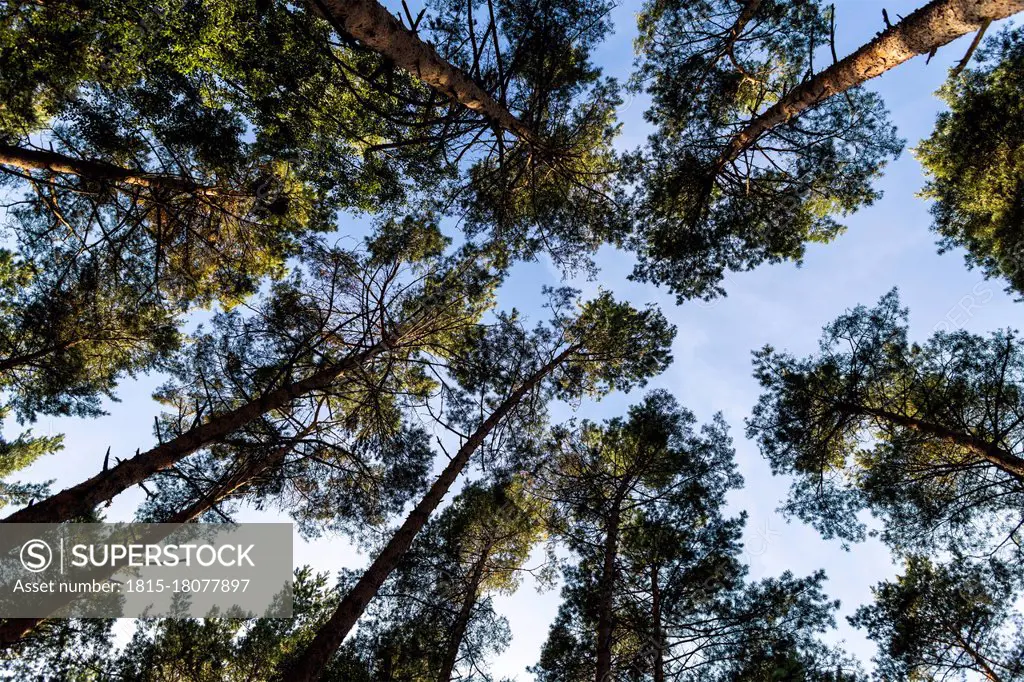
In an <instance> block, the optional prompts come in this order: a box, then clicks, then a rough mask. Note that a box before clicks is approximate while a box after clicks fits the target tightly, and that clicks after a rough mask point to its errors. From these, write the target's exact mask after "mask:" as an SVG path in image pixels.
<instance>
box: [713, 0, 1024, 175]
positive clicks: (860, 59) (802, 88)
mask: <svg viewBox="0 0 1024 682" xmlns="http://www.w3.org/2000/svg"><path fill="white" fill-rule="evenodd" d="M1021 11H1024V0H934V1H933V2H930V3H928V4H927V5H925V6H924V7H922V8H920V9H918V10H916V11H914V12H913V13H911V14H910V15H908V16H907V17H906V18H905V19H903V21H901V22H899V23H898V24H895V25H894V26H892V27H891V28H888V29H886V30H884V31H882V32H881V33H879V34H878V36H877V37H876V38H875V39H874V40H872V41H870V42H868V43H866V44H865V45H863V46H862V47H861V48H860V49H858V50H857V51H856V52H854V53H853V54H851V55H849V56H848V57H846V58H844V59H842V60H840V61H839V62H838V63H836V64H833V65H832V66H830V67H829V68H827V69H825V70H824V71H822V72H821V73H819V74H818V75H816V76H814V77H813V78H811V79H810V80H808V81H805V82H804V83H801V84H800V85H798V86H797V87H795V88H793V89H792V90H790V91H789V92H788V93H787V94H786V95H785V97H783V98H782V99H781V100H779V101H778V102H776V103H775V104H774V105H773V106H771V107H770V108H768V109H767V110H766V111H765V112H764V113H762V114H761V115H759V116H757V117H755V118H754V119H752V120H751V121H750V122H749V123H748V124H747V126H746V127H745V128H744V129H743V130H742V131H740V132H739V133H737V134H736V135H735V136H734V137H733V138H732V139H731V140H730V141H729V144H728V145H727V146H726V148H725V150H724V151H723V152H722V155H721V156H720V157H719V167H721V166H724V165H725V164H726V163H729V162H730V161H732V160H733V159H735V158H736V157H737V156H739V155H740V154H741V153H742V152H743V151H744V150H745V149H747V148H748V147H750V145H752V144H753V143H754V142H755V141H756V140H757V138H758V137H760V136H761V135H762V134H763V133H764V132H765V131H767V130H769V129H770V128H773V127H775V126H777V125H779V124H781V123H785V122H786V121H788V120H789V119H790V118H792V117H793V116H797V115H799V114H800V113H801V112H802V111H804V110H806V109H809V108H811V107H813V106H815V105H817V104H819V103H821V102H822V101H824V100H826V99H828V98H829V97H832V96H833V95H836V94H838V93H841V92H844V91H846V90H849V89H850V88H852V87H855V86H857V85H860V84H861V83H864V82H866V81H868V80H870V79H872V78H875V77H877V76H880V75H882V74H883V73H885V72H886V71H888V70H889V69H892V68H893V67H895V66H898V65H900V64H902V63H903V62H905V61H907V60H908V59H911V58H912V57H915V56H917V55H919V54H927V53H929V52H931V51H932V50H935V49H937V48H939V47H942V46H943V45H945V44H947V43H949V42H952V41H953V40H956V39H957V38H959V37H960V36H963V35H966V34H968V33H973V32H975V31H978V30H980V29H981V27H982V26H984V25H985V24H986V23H987V22H990V21H993V20H998V19H1003V18H1005V17H1008V16H1010V15H1013V14H1016V13H1017V12H1021Z"/></svg>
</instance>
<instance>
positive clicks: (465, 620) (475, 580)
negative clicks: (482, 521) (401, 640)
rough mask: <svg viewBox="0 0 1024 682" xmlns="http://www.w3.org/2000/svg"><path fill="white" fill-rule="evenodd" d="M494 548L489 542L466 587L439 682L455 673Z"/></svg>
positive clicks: (445, 680)
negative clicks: (460, 649) (492, 548)
mask: <svg viewBox="0 0 1024 682" xmlns="http://www.w3.org/2000/svg"><path fill="white" fill-rule="evenodd" d="M492 546H493V542H491V541H488V543H487V544H486V545H485V546H484V549H483V551H482V552H481V554H480V557H479V558H478V559H477V561H476V563H475V564H474V565H473V571H472V573H471V574H470V578H469V584H467V585H466V595H465V596H464V597H463V599H462V607H461V608H460V609H459V615H458V616H457V617H456V618H455V625H454V626H453V627H452V631H451V634H450V635H449V637H448V644H447V646H446V647H445V652H444V660H443V661H442V662H441V670H440V671H439V673H438V675H437V682H451V679H452V673H453V672H454V671H455V663H456V662H457V661H458V659H459V647H460V646H461V645H462V640H463V638H464V637H465V636H466V629H467V628H468V627H469V619H470V617H471V616H472V615H473V607H474V606H476V601H477V593H478V592H479V591H480V583H481V582H483V579H484V570H485V569H486V568H487V560H488V559H489V558H490V555H491V547H492Z"/></svg>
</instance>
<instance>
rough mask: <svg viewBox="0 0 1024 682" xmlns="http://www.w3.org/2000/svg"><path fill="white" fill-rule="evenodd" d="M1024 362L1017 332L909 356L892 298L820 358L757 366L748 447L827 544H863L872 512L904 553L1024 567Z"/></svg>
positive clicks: (951, 341) (854, 315) (965, 337)
mask: <svg viewBox="0 0 1024 682" xmlns="http://www.w3.org/2000/svg"><path fill="white" fill-rule="evenodd" d="M1022 351H1024V348H1022V346H1021V344H1020V341H1019V340H1018V339H1017V338H1016V336H1015V335H1014V334H1013V333H1012V332H998V333H995V334H992V335H991V336H988V337H981V336H976V335H973V334H969V333H967V332H962V331H961V332H954V333H937V334H935V335H934V336H932V338H931V339H929V340H928V341H927V342H926V343H924V344H923V345H918V344H916V343H910V342H909V341H908V339H907V321H906V310H904V309H901V308H900V306H899V300H898V298H897V295H896V292H895V291H893V292H891V293H889V294H887V295H886V296H885V297H883V298H882V300H881V301H880V302H879V304H878V306H877V307H875V308H870V309H869V308H864V307H858V308H855V309H853V310H852V311H850V312H848V313H847V314H845V315H843V316H841V317H840V318H839V319H837V320H836V321H835V322H833V323H832V324H830V325H828V326H827V327H826V328H825V331H824V335H823V336H822V340H821V343H820V352H819V353H818V354H817V355H814V356H811V357H808V358H804V359H797V358H794V357H792V356H790V355H787V354H785V353H779V352H776V351H775V350H773V349H771V348H765V349H763V350H761V351H759V352H757V353H756V354H755V373H756V376H757V378H758V379H759V380H760V382H761V384H762V386H763V387H764V389H765V393H764V394H763V395H762V397H761V399H760V401H759V403H758V405H757V407H756V408H755V409H754V413H753V417H752V418H751V419H750V422H749V425H748V430H749V434H750V436H751V437H756V438H757V439H758V441H759V442H760V444H761V448H762V451H763V452H764V454H765V455H766V456H767V457H768V458H769V459H770V461H771V463H772V467H773V468H774V470H775V471H776V472H777V473H785V474H792V475H794V476H795V477H796V478H795V480H794V483H793V487H792V489H791V494H790V500H789V502H788V505H787V508H788V510H789V512H790V513H792V514H794V515H796V516H798V517H800V518H802V519H804V520H807V521H809V522H811V523H813V524H814V525H815V526H816V527H818V528H819V529H820V530H822V532H824V533H825V534H826V536H839V537H841V538H844V539H845V540H854V539H858V538H861V537H863V533H864V528H863V526H861V524H860V523H859V521H858V519H857V516H856V514H857V512H858V511H860V510H862V509H869V510H871V511H872V512H873V513H874V514H875V515H877V516H878V517H879V518H880V519H881V520H882V522H883V524H884V525H883V528H882V530H881V534H882V537H883V539H885V540H886V541H887V542H888V543H890V544H892V545H893V546H894V547H896V548H898V549H901V550H904V549H908V548H909V549H921V550H926V549H927V550H930V549H936V548H937V549H943V548H947V547H952V548H963V549H964V550H965V551H967V550H969V549H975V550H985V551H993V550H995V549H996V548H999V547H1005V548H1006V551H1009V552H1012V553H1013V554H1015V555H1016V556H1017V557H1018V560H1019V556H1020V554H1019V549H1017V548H1018V547H1019V542H1020V540H1019V525H1018V524H1019V523H1020V520H1021V517H1020V510H1021V508H1022V504H1024V469H1021V468H1020V462H1021V459H1020V451H1019V443H1020V438H1021V434H1020V432H1019V430H1020V426H1021V422H1022V420H1021V401H1020V397H1021V389H1022V381H1024V352H1022Z"/></svg>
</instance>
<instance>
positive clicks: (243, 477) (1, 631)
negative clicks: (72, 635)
mask: <svg viewBox="0 0 1024 682" xmlns="http://www.w3.org/2000/svg"><path fill="white" fill-rule="evenodd" d="M310 430H311V429H306V430H305V431H303V432H302V433H301V434H299V436H298V437H297V439H298V438H302V437H303V436H304V435H305V434H306V433H308V432H309V431H310ZM294 447H295V443H294V442H293V443H289V444H288V445H286V446H283V447H280V448H277V449H276V450H275V451H274V452H273V453H271V455H270V456H269V457H267V458H265V459H254V460H251V461H249V462H247V463H246V464H245V465H244V466H243V467H242V468H241V469H240V470H238V471H237V472H235V473H233V474H231V475H229V476H225V477H224V478H223V479H222V480H221V481H220V482H219V483H218V484H217V485H216V486H214V487H213V489H211V490H210V491H209V492H208V493H207V494H206V495H203V496H202V497H201V498H199V499H198V500H196V501H195V502H193V503H192V504H190V505H188V506H187V507H185V508H184V509H182V510H180V511H178V512H176V513H175V514H172V515H171V516H169V517H167V518H166V519H162V520H161V521H159V523H169V524H174V525H175V526H181V525H184V524H186V523H188V522H190V521H192V520H194V519H196V518H197V517H199V516H201V515H202V514H203V513H205V512H207V511H209V510H210V509H212V508H213V506H214V505H215V504H218V503H220V502H223V501H224V500H226V499H227V498H229V497H231V496H232V495H234V494H235V493H236V492H237V491H238V489H239V488H241V487H242V486H244V485H246V484H247V483H249V482H250V481H252V480H253V479H254V478H256V477H257V476H259V475H260V474H262V473H263V472H264V471H269V470H270V469H272V468H274V467H275V466H277V465H278V464H280V463H281V462H283V461H284V458H285V457H286V456H287V455H288V453H289V452H291V451H292V449H293V448H294ZM155 531H156V532H155V533H153V534H152V535H151V536H150V537H147V538H145V544H151V543H156V542H160V541H161V540H163V539H164V538H166V537H167V536H168V535H169V534H170V533H169V532H167V531H165V530H164V529H155ZM135 542H138V540H136V541H135ZM116 570H117V569H116V568H114V567H113V566H104V567H100V568H97V569H95V570H93V571H91V572H90V575H89V576H88V579H89V580H97V581H105V580H106V579H107V578H109V577H110V576H111V575H113V574H114V573H115V572H116ZM58 596H59V598H60V600H59V601H58V602H56V603H54V604H53V605H52V609H51V613H52V612H54V611H56V610H57V609H60V608H63V607H64V606H66V605H67V604H70V603H71V602H72V601H74V599H75V597H76V595H75V594H59V595H58ZM44 620H46V618H8V619H6V620H4V621H3V622H2V623H0V648H7V647H9V646H10V645H11V644H14V643H16V642H18V641H19V640H21V639H22V638H23V637H25V635H27V634H28V633H29V632H31V631H32V630H33V629H35V628H36V627H38V625H39V624H40V623H42V622H43V621H44Z"/></svg>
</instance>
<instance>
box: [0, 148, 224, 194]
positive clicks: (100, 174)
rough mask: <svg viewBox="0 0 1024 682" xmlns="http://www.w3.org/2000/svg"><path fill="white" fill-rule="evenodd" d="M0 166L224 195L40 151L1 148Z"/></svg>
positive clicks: (188, 182) (191, 183)
mask: <svg viewBox="0 0 1024 682" xmlns="http://www.w3.org/2000/svg"><path fill="white" fill-rule="evenodd" d="M0 165H3V166H13V167H14V168H19V169H21V170H23V171H34V170H45V171H50V172H51V173H61V174H64V175H77V176H79V177H83V178H89V179H92V180H109V181H113V182H123V183H125V184H126V185H137V186H139V187H146V188H160V189H165V190H171V191H174V192H180V193H184V194H204V195H211V194H218V195H219V194H225V192H224V191H223V190H221V189H218V188H215V187H207V186H205V185H202V184H200V183H198V182H196V181H195V180H193V179H192V178H187V177H183V176H180V175H165V174H161V173H144V172H142V171H136V170H130V169H128V168H122V167H121V166H117V165H115V164H112V163H107V162H106V161H90V160H87V159H76V158H74V157H73V156H67V155H64V154H59V153H57V152H50V151H43V150H40V149H26V148H24V147H13V146H11V145H5V144H0Z"/></svg>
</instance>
